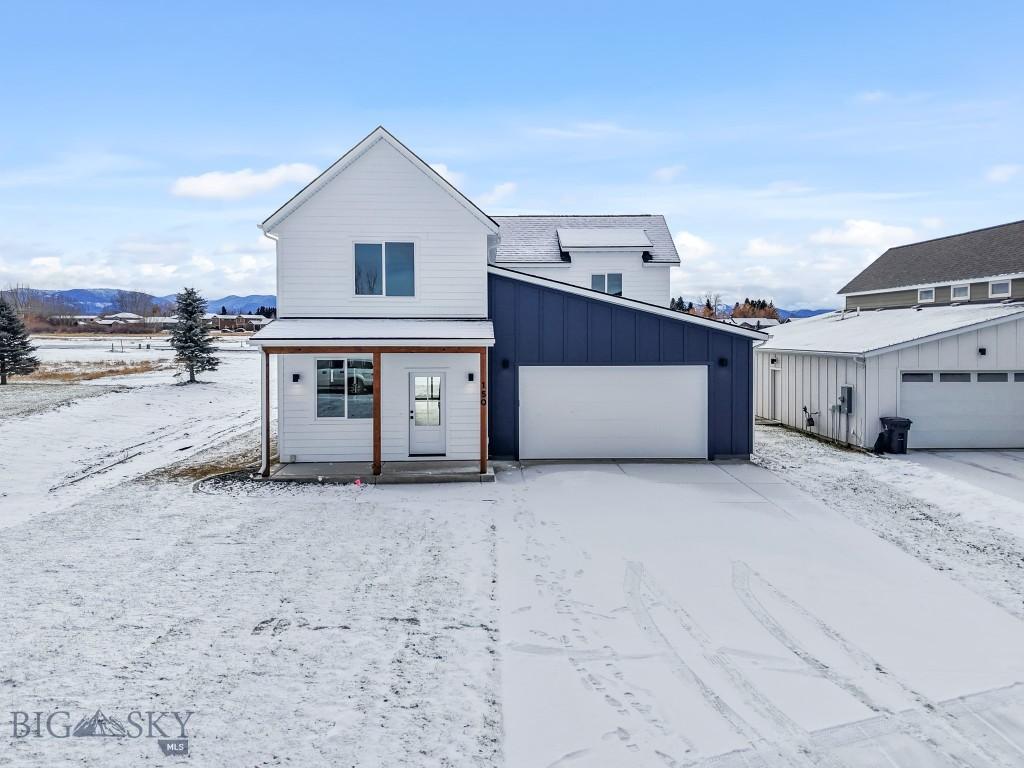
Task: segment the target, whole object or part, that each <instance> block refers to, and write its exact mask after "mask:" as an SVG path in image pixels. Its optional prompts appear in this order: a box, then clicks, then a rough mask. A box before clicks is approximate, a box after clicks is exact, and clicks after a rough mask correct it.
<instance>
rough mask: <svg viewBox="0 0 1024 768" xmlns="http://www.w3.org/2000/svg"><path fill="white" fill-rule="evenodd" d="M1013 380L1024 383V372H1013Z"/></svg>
mask: <svg viewBox="0 0 1024 768" xmlns="http://www.w3.org/2000/svg"><path fill="white" fill-rule="evenodd" d="M1013 380H1014V381H1015V382H1017V383H1018V384H1024V373H1015V374H1013Z"/></svg>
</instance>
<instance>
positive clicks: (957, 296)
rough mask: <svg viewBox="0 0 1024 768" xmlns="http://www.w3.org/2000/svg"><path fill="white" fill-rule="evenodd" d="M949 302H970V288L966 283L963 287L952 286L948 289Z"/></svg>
mask: <svg viewBox="0 0 1024 768" xmlns="http://www.w3.org/2000/svg"><path fill="white" fill-rule="evenodd" d="M949 297H950V301H970V300H971V286H970V285H968V284H967V283H964V284H963V285H954V286H953V287H951V288H950V289H949Z"/></svg>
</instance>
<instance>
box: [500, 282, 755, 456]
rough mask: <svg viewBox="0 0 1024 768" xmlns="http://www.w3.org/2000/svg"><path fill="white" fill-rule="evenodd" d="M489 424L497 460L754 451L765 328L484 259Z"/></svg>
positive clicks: (699, 454)
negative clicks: (756, 377)
mask: <svg viewBox="0 0 1024 768" xmlns="http://www.w3.org/2000/svg"><path fill="white" fill-rule="evenodd" d="M487 295H488V315H489V316H490V318H491V321H492V323H493V325H494V346H493V347H492V348H491V350H490V353H489V354H488V373H487V385H488V398H487V423H488V439H489V449H490V454H491V456H493V457H495V458H499V459H505V458H511V459H681V460H685V459H695V460H710V459H723V458H742V459H749V458H750V454H751V453H752V452H753V445H754V408H753V405H754V403H753V400H754V390H753V385H754V382H753V362H754V361H753V344H754V343H755V342H760V341H764V340H766V339H767V335H766V334H764V333H761V332H759V331H753V330H750V329H747V328H742V327H740V326H736V325H731V324H727V323H722V322H719V321H716V320H711V319H707V318H704V317H696V316H694V315H688V314H685V313H683V312H675V311H673V310H671V309H668V308H667V307H660V306H655V305H653V304H647V303H645V302H642V301H636V300H634V299H630V298H627V297H624V296H613V295H610V294H605V293H600V292H597V291H592V290H590V289H588V288H581V287H578V286H574V285H568V284H566V283H562V282H559V281H557V280H552V279H548V278H543V277H538V276H536V275H527V274H524V273H522V272H516V271H514V270H509V269H504V268H501V267H495V266H491V267H488V287H487Z"/></svg>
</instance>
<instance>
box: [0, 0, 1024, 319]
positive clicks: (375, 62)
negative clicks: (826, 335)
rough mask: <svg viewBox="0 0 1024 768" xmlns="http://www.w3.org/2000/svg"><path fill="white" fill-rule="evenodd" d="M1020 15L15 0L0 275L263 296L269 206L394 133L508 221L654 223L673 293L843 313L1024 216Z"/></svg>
mask: <svg viewBox="0 0 1024 768" xmlns="http://www.w3.org/2000/svg"><path fill="white" fill-rule="evenodd" d="M344 5H348V4H344ZM378 8H383V9H385V10H378ZM1022 28H1024V6H1022V5H1021V4H1019V3H1017V4H1011V3H1006V4H1000V3H983V4H979V3H974V4H967V3H956V4H953V3H949V4H946V3H901V4H892V3H856V4H835V3H820V2H817V3H776V4H773V5H772V6H769V5H767V4H765V5H754V4H743V3H719V4H715V5H714V6H712V4H707V3H703V4H686V3H671V4H665V5H657V4H651V5H644V4H604V3H593V2H590V3H551V2H547V3H542V4H529V3H519V4H515V5H512V4H488V3H479V2H474V3H465V4H445V3H435V4H423V5H420V4H409V5H403V4H401V3H389V4H369V3H362V4H352V5H351V7H344V6H343V4H341V3H326V4H322V5H321V4H315V3H298V4H284V3H273V4H269V3H268V4H263V3H258V2H247V3H237V4H233V3H193V2H175V3H156V2H154V3H130V4H129V3H123V4H122V3H113V2H111V3H95V4H93V3H47V2H34V3H22V4H12V5H8V6H7V7H6V8H5V40H4V45H3V46H2V47H0V66H2V68H3V71H4V72H6V73H7V74H8V77H7V78H5V94H4V99H3V102H2V103H3V107H2V115H0V118H2V119H0V285H6V284H8V283H13V282H18V283H29V284H30V285H32V286H33V287H39V288H68V287H126V288H136V289H140V290H146V291H148V292H152V293H158V294H163V293H170V292H173V291H174V290H176V289H178V288H180V287H181V286H182V285H185V284H189V285H196V286H197V287H199V288H200V289H202V290H204V291H206V292H208V293H209V294H211V295H213V294H217V295H220V294H224V293H262V292H271V291H273V288H274V284H273V279H274V277H273V251H272V248H270V246H271V244H270V243H269V241H265V240H263V239H262V238H261V237H260V235H259V231H258V230H257V228H256V224H257V223H258V222H259V221H261V220H262V219H263V218H265V216H266V215H267V214H269V213H270V212H272V211H273V210H274V209H275V208H277V206H278V205H279V204H280V203H282V202H283V201H284V200H286V199H287V198H288V197H290V196H291V195H292V194H293V193H294V192H295V191H296V190H297V189H299V188H300V187H301V186H302V184H303V183H304V182H305V181H306V180H307V179H308V178H310V177H311V175H312V174H313V173H315V171H316V170H318V169H322V168H323V167H326V166H327V165H329V164H330V163H331V162H332V161H333V160H334V159H335V158H337V157H338V156H339V155H340V154H342V153H343V152H344V151H345V150H346V149H348V148H349V147H350V146H351V145H352V144H354V143H355V142H356V141H358V140H359V139H360V138H362V137H363V136H364V135H365V134H366V133H368V132H369V131H370V130H371V129H373V128H374V127H375V126H376V125H377V124H383V125H385V126H386V127H387V128H388V129H389V130H391V131H392V132H393V133H394V134H395V135H396V136H398V138H400V139H401V140H402V141H404V142H405V143H406V144H408V145H409V146H410V147H411V148H412V149H413V150H414V151H416V152H417V153H418V154H419V155H420V156H421V157H423V158H424V159H425V160H427V161H428V162H429V163H431V164H434V165H435V166H437V167H439V168H440V169H442V170H443V172H444V173H446V174H447V175H448V176H449V177H450V178H451V179H452V180H453V181H455V183H456V184H457V186H459V187H460V188H461V189H462V190H463V191H464V192H465V193H466V194H467V195H469V196H470V197H471V198H473V199H474V200H475V201H477V202H478V203H479V204H480V205H481V206H482V207H483V208H484V209H485V210H487V211H488V212H491V213H498V214H501V213H517V212H522V213H562V212H565V213H663V214H665V216H666V217H667V219H668V222H669V226H670V228H671V230H672V232H673V234H674V235H675V236H676V241H677V244H678V246H679V248H680V252H681V255H682V257H683V261H684V266H683V268H682V269H680V270H678V271H677V273H676V274H675V275H674V276H673V289H674V293H676V294H682V295H684V296H687V297H694V298H695V297H697V296H699V295H700V294H702V293H703V292H704V291H708V290H710V291H714V292H718V293H720V294H722V296H723V298H725V299H727V300H729V301H732V300H735V299H737V298H738V299H742V298H743V297H744V296H747V295H750V296H754V295H757V296H767V297H771V298H774V299H775V301H776V302H777V303H778V304H780V305H782V306H786V307H802V306H832V305H835V304H836V303H837V300H836V297H835V296H834V293H835V291H836V289H838V288H839V287H840V286H841V285H842V284H843V283H844V282H845V281H846V280H847V279H849V278H850V277H852V276H853V275H854V274H855V273H856V272H857V271H858V270H859V269H860V268H862V267H863V266H864V265H865V264H867V263H868V262H869V261H870V260H871V259H872V258H874V257H875V256H877V255H878V254H880V253H881V252H882V251H883V250H884V249H885V248H886V247H887V246H889V245H895V244H899V243H902V242H910V241H914V240H919V239H926V238H929V237H937V236H941V235H945V234H950V233H954V232H958V231H963V230H967V229H972V228H977V227H983V226H988V225H992V224H999V223H1003V222H1006V221H1013V220H1018V219H1022V218H1024V141H1022V137H1024V46H1021V44H1020V30H1021V29H1022Z"/></svg>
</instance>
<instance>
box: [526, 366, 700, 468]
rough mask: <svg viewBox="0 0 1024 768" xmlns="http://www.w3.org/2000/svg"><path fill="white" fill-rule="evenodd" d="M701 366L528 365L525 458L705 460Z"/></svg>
mask: <svg viewBox="0 0 1024 768" xmlns="http://www.w3.org/2000/svg"><path fill="white" fill-rule="evenodd" d="M707 455H708V370H707V367H706V366H703V365H658V366H654V365H642V366H641V365H631V366H599V365H573V366H568V365H566V366H534V365H527V366H522V367H521V368H520V369H519V457H520V458H522V459H697V458H699V459H706V458H707Z"/></svg>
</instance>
